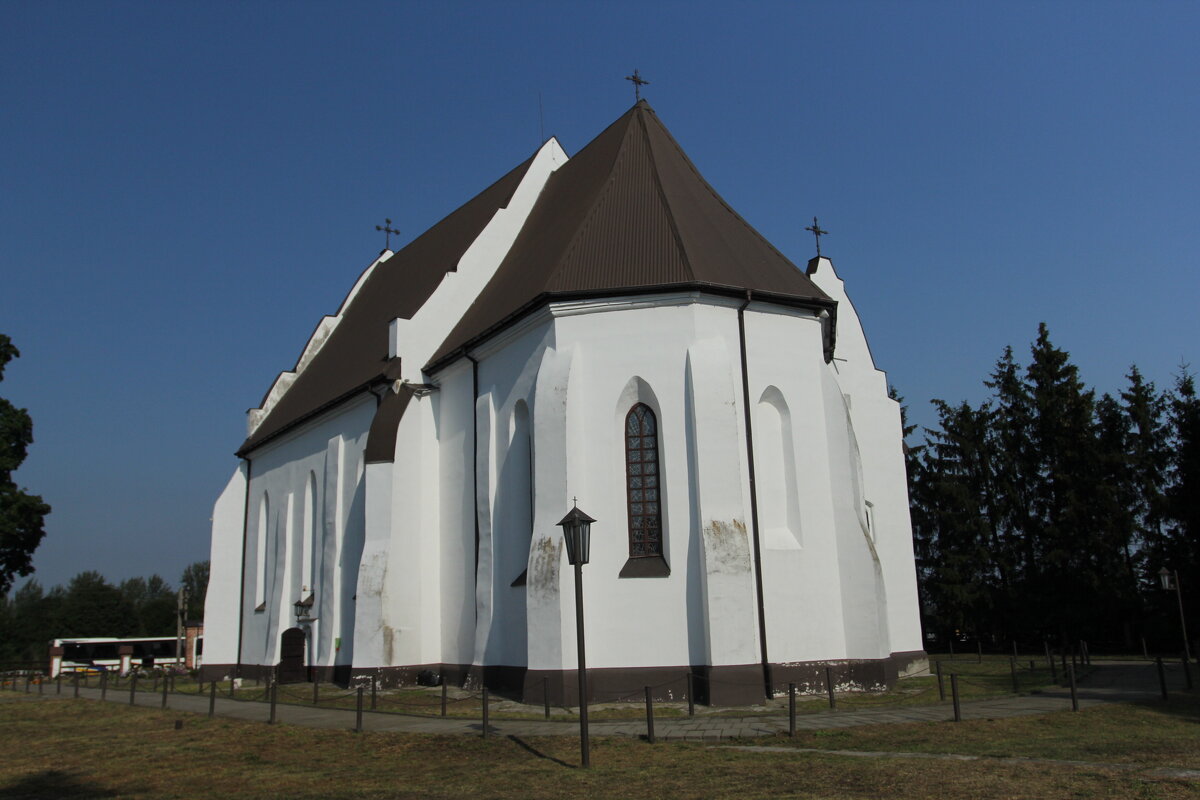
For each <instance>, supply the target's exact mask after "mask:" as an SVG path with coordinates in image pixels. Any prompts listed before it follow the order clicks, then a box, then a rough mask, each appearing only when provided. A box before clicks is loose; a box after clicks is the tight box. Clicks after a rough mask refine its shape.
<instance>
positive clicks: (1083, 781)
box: [0, 698, 1200, 800]
mask: <svg viewBox="0 0 1200 800" xmlns="http://www.w3.org/2000/svg"><path fill="white" fill-rule="evenodd" d="M1089 714H1090V712H1089ZM1089 714H1081V715H1076V716H1078V717H1087V716H1089ZM176 719H182V720H184V726H183V729H182V730H179V731H176V730H175V729H174V722H175V720H176ZM1045 719H1048V720H1051V722H1050V723H1049V727H1050V728H1051V729H1053V728H1055V726H1057V725H1063V724H1067V725H1070V724H1072V723H1071V722H1070V721H1069V720H1067V721H1065V722H1064V720H1063V715H1057V714H1056V715H1050V716H1048V717H1046V718H1045ZM1178 721H1179V722H1188V724H1194V721H1195V720H1194V719H1191V720H1185V719H1180V720H1178ZM1026 722H1027V720H1005V721H1003V722H997V723H995V726H996V727H995V728H993V729H992V734H993V740H994V741H998V742H1002V741H1006V740H1005V739H1003V737H1001V738H999V739H997V738H996V737H995V734H996V733H997V732H1000V731H1004V730H1006V726H1007V725H1009V724H1024V723H1026ZM1124 722H1125V718H1123V717H1119V718H1117V719H1115V720H1108V721H1105V720H1100V722H1098V723H1097V724H1104V725H1105V726H1107V727H1119V726H1120V725H1122V724H1124ZM1172 724H1174V723H1172ZM973 725H975V724H974V723H964V724H963V725H960V726H954V725H953V724H952V723H930V724H928V725H926V726H895V725H889V726H876V727H874V728H863V729H860V730H858V731H852V732H851V733H858V734H861V735H862V736H863V738H862V739H861V740H860V743H863V744H864V745H865V744H866V743H868V742H870V743H873V744H872V747H873V749H886V750H896V749H901V748H900V745H901V744H903V747H904V749H917V748H916V747H915V745H914V743H915V742H916V741H917V739H918V738H919V737H918V736H917V734H916V733H914V732H913V730H911V729H916V728H921V727H925V728H928V737H929V738H928V739H927V741H928V742H929V743H932V742H933V741H935V740H936V737H937V736H939V735H940V736H941V737H942V740H943V742H944V741H945V740H946V737H947V736H951V735H953V736H954V737H956V738H955V742H956V745H957V742H958V741H959V740H960V739H959V737H963V736H966V738H965V739H963V741H969V740H970V738H971V736H972V735H975V734H971V733H970V729H971V726H973ZM897 731H900V732H902V733H903V735H902V736H900V737H899V739H898V740H897V738H896V737H894V736H890V735H889V734H891V733H895V732H897ZM1064 731H1066V732H1064V733H1062V734H1061V736H1062V737H1065V738H1070V737H1071V736H1074V735H1076V734H1075V733H1074V732H1072V731H1071V730H1070V729H1064ZM1117 733H1118V732H1117V731H1114V733H1113V737H1114V738H1113V739H1112V741H1111V742H1110V744H1111V745H1112V746H1113V747H1114V748H1115V747H1118V746H1119V745H1120V742H1119V741H1118V736H1117ZM1141 734H1142V731H1141V730H1140V729H1136V730H1134V731H1133V733H1132V735H1130V736H1129V737H1127V739H1128V740H1129V741H1126V742H1125V743H1124V744H1125V745H1128V746H1134V742H1133V740H1134V739H1136V738H1138V737H1139V736H1141ZM1005 735H1008V734H1005ZM872 736H874V737H877V738H874V739H873V738H871V737H872ZM1013 736H1014V737H1015V738H1017V739H1019V738H1022V737H1021V736H1019V735H1017V734H1013ZM885 740H886V742H887V745H888V746H886V747H882V746H879V743H881V742H883V741H885ZM1049 740H1051V741H1052V740H1053V737H1049ZM766 741H767V742H769V743H772V744H778V743H779V742H778V740H766ZM750 743H754V744H757V743H762V740H755V741H754V742H750ZM814 743H818V744H830V742H828V740H826V741H825V742H820V737H817V738H815V739H811V740H809V741H808V743H807V744H808V746H813V744H814ZM980 744H981V746H982V738H981V739H980ZM836 746H838V747H845V746H846V743H844V742H837V743H836ZM0 748H2V752H4V753H5V757H4V758H3V759H0V798H18V797H20V798H67V799H70V798H83V797H89V798H91V797H121V798H217V797H221V798H225V797H235V796H236V797H251V798H257V797H288V798H383V797H399V798H408V797H412V798H416V797H421V798H460V797H483V798H575V797H579V798H584V797H586V798H610V797H611V798H631V797H672V798H714V797H737V798H767V797H771V798H778V797H820V798H875V797H880V796H887V797H894V798H935V799H936V798H946V799H947V800H950V799H951V798H953V800H962V798H965V797H981V796H988V797H1010V798H1044V797H1096V798H1182V797H1200V784H1195V783H1192V782H1188V781H1185V780H1173V779H1155V778H1151V777H1149V776H1147V775H1144V774H1138V773H1130V772H1120V771H1114V770H1108V769H1093V768H1078V767H1070V766H1063V765H1034V764H1021V763H1013V764H1005V763H1003V762H994V761H990V762H942V761H938V762H934V761H916V760H911V759H891V758H887V759H852V758H846V757H840V756H834V755H827V754H804V753H790V752H785V753H758V752H744V751H737V750H729V749H720V748H713V747H706V746H704V745H701V744H686V743H681V744H659V745H649V744H647V743H645V742H640V741H635V740H626V739H604V740H596V741H595V742H594V750H593V754H592V764H593V769H591V770H582V769H578V768H576V766H575V765H576V764H577V763H578V758H579V753H578V742H577V740H576V739H574V738H572V737H566V736H564V737H553V738H539V739H535V740H528V741H518V740H513V739H503V738H501V739H491V740H488V741H484V740H482V739H480V738H478V737H472V736H454V737H450V736H443V737H437V736H422V735H413V734H390V733H369V734H363V735H355V734H353V733H351V732H346V731H328V730H311V729H306V728H299V727H292V726H287V725H279V726H268V725H265V724H262V723H249V722H240V721H235V720H224V719H216V720H209V719H207V718H205V717H202V716H195V715H189V714H184V713H180V712H172V711H159V710H152V709H146V708H131V707H129V706H125V705H118V704H101V703H97V702H92V701H87V700H69V699H61V700H60V699H54V698H45V699H36V698H30V699H25V698H12V699H7V698H0ZM954 749H956V750H957V749H958V748H957V746H956V747H955V748H954ZM1111 755H1112V754H1111V753H1106V757H1105V758H1103V759H1099V758H1096V759H1091V760H1116V759H1115V758H1112V757H1110V756H1111ZM1184 761H1186V759H1184Z"/></svg>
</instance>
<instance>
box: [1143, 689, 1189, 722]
mask: <svg viewBox="0 0 1200 800" xmlns="http://www.w3.org/2000/svg"><path fill="white" fill-rule="evenodd" d="M1130 705H1135V706H1139V707H1141V708H1147V709H1151V710H1153V711H1157V712H1158V713H1160V714H1167V715H1169V716H1172V717H1178V718H1180V719H1183V720H1186V721H1188V722H1200V696H1197V694H1196V693H1195V692H1194V691H1192V692H1185V691H1174V692H1170V691H1169V692H1168V694H1167V702H1165V703H1164V702H1163V701H1162V700H1160V699H1158V698H1155V699H1153V700H1138V701H1135V702H1133V703H1131V704H1130Z"/></svg>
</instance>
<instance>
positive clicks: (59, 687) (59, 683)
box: [54, 672, 62, 694]
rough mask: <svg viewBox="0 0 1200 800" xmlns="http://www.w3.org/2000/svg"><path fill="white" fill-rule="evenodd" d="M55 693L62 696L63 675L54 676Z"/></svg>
mask: <svg viewBox="0 0 1200 800" xmlns="http://www.w3.org/2000/svg"><path fill="white" fill-rule="evenodd" d="M54 693H55V694H62V673H61V672H60V673H58V674H57V675H55V676H54Z"/></svg>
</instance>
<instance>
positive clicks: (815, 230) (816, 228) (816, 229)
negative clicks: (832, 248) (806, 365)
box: [804, 217, 829, 258]
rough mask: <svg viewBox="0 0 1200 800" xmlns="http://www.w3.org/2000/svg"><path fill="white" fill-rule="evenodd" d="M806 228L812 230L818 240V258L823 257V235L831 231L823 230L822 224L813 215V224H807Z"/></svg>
mask: <svg viewBox="0 0 1200 800" xmlns="http://www.w3.org/2000/svg"><path fill="white" fill-rule="evenodd" d="M804 230H806V231H812V235H813V238H814V239H816V240H817V258H820V257H821V237H822V236H825V235H826V234H828V233H829V231H823V230H821V226H820V225H818V224H817V218H816V217H813V224H812V225H809V226H807V227H806V228H805V229H804Z"/></svg>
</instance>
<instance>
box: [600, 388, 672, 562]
mask: <svg viewBox="0 0 1200 800" xmlns="http://www.w3.org/2000/svg"><path fill="white" fill-rule="evenodd" d="M614 411H615V412H616V413H615V417H616V418H615V419H614V420H613V430H614V432H616V433H617V435H618V436H620V437H621V438H620V439H619V440H618V441H619V442H620V444H619V445H618V446H617V448H616V450H617V453H618V457H619V459H620V462H619V464H618V465H616V470H617V475H618V476H619V477H620V479H621V484H620V485H621V486H622V487H623V488H624V494H625V500H626V502H625V508H626V516H625V523H626V530H627V532H628V539H629V558H628V560H627V561H626V562H625V566H623V567H622V568H621V573H620V577H622V578H655V577H665V576H667V575H670V574H671V567H670V565H669V563H668V562H667V553H668V552H669V545H670V538H669V531H670V522H669V520H668V515H667V513H666V509H667V466H668V465H667V462H666V459H665V458H664V456H665V453H666V446H665V443H664V441H663V433H662V429H663V426H664V423H665V422H666V420H664V419H663V413H662V406H661V404H660V403H659V402H658V396H657V395H656V394H655V393H654V390H653V389H652V388H650V384H648V383H647V382H646V381H645V380H643V379H642V378H641V377H640V376H636V375H635V376H634V377H632V378H630V379H629V381H628V382H627V383H626V384H625V387H624V388H623V389H622V390H621V394H620V396H619V397H618V399H617V405H616V408H615V409H614Z"/></svg>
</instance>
